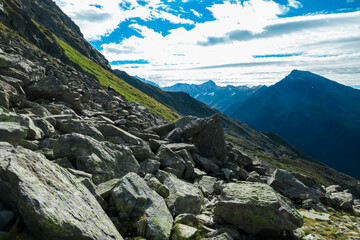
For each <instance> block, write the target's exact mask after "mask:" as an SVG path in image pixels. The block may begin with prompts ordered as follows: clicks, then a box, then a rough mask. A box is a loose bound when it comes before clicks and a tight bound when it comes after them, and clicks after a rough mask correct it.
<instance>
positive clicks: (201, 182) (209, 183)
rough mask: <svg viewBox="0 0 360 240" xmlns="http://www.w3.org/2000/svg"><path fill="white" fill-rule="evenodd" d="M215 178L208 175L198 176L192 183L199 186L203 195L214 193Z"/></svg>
mask: <svg viewBox="0 0 360 240" xmlns="http://www.w3.org/2000/svg"><path fill="white" fill-rule="evenodd" d="M215 183H216V178H214V177H210V176H200V177H197V178H195V181H194V184H195V185H196V186H199V187H200V189H201V190H202V192H203V193H204V195H205V196H208V195H209V194H213V193H214V186H215Z"/></svg>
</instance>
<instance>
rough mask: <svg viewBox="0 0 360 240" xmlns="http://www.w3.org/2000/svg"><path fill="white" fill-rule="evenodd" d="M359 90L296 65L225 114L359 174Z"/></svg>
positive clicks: (347, 171) (344, 169) (329, 163)
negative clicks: (299, 69) (280, 79)
mask: <svg viewBox="0 0 360 240" xmlns="http://www.w3.org/2000/svg"><path fill="white" fill-rule="evenodd" d="M359 103H360V92H359V91H358V90H355V89H353V88H351V87H346V86H343V85H341V84H339V83H336V82H333V81H330V80H328V79H326V78H323V77H321V76H318V75H315V74H312V73H310V72H302V71H297V70H294V71H293V72H292V73H291V74H290V75H289V76H287V77H286V78H285V79H283V80H282V81H280V82H279V83H277V84H275V85H273V86H271V87H269V88H267V89H266V90H264V91H262V92H261V93H257V94H255V95H254V96H252V97H250V98H249V99H248V100H246V101H245V102H244V103H243V104H241V105H238V106H232V107H231V108H229V109H232V110H231V111H227V112H226V113H227V114H229V115H230V116H232V117H235V118H237V119H239V120H240V121H243V122H246V123H248V124H250V125H251V126H253V127H255V128H256V129H258V130H261V131H269V132H275V133H277V134H279V135H280V136H282V137H284V138H285V139H287V140H288V141H290V142H291V143H292V144H294V145H295V146H296V147H298V148H299V149H302V150H303V151H304V152H306V153H307V154H309V155H311V156H313V157H315V158H317V159H319V160H320V161H322V162H323V163H325V164H328V165H330V166H331V167H334V168H335V169H338V170H340V171H343V172H346V173H348V174H350V175H352V176H355V177H357V178H360V161H359V159H360V158H359V156H358V146H359V143H360V104H359Z"/></svg>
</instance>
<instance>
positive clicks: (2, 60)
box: [0, 54, 14, 68]
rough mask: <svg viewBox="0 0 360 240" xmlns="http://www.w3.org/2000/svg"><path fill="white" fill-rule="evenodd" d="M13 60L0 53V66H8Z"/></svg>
mask: <svg viewBox="0 0 360 240" xmlns="http://www.w3.org/2000/svg"><path fill="white" fill-rule="evenodd" d="M13 61H14V60H12V59H11V58H10V57H8V56H7V55H4V54H0V68H9V67H11V66H12V64H13Z"/></svg>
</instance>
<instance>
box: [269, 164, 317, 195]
mask: <svg viewBox="0 0 360 240" xmlns="http://www.w3.org/2000/svg"><path fill="white" fill-rule="evenodd" d="M268 184H269V185H270V186H271V187H272V188H274V189H275V190H276V191H278V192H279V193H281V194H282V195H284V196H286V197H288V198H290V199H292V200H304V199H309V198H310V199H312V200H314V201H319V199H320V197H322V196H323V195H324V193H323V192H322V191H323V189H314V188H310V187H308V186H306V185H305V184H303V183H302V182H300V181H299V180H297V179H296V178H295V177H294V176H293V175H292V174H291V173H290V172H288V171H286V170H283V169H277V170H276V171H275V172H274V173H273V174H272V176H271V178H270V179H269V181H268Z"/></svg>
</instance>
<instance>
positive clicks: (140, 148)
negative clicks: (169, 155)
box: [129, 141, 155, 161]
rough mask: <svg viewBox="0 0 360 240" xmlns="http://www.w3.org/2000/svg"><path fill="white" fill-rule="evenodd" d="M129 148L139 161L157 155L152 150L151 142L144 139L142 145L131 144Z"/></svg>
mask: <svg viewBox="0 0 360 240" xmlns="http://www.w3.org/2000/svg"><path fill="white" fill-rule="evenodd" d="M129 148H130V149H131V151H132V153H133V155H134V156H135V158H136V159H137V160H138V161H143V160H145V159H148V158H154V157H155V154H154V153H153V152H152V151H151V148H150V146H149V144H148V143H147V142H145V141H142V144H141V145H131V146H129Z"/></svg>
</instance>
